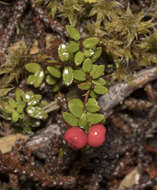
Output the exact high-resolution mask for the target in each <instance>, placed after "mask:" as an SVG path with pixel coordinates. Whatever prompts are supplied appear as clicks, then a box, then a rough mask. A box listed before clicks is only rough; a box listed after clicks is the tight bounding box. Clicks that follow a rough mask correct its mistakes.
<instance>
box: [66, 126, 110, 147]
mask: <svg viewBox="0 0 157 190" xmlns="http://www.w3.org/2000/svg"><path fill="white" fill-rule="evenodd" d="M105 138H106V128H105V127H104V126H103V125H101V124H97V125H92V126H91V128H90V130H89V134H88V135H87V134H86V133H85V132H84V131H83V130H82V129H81V128H80V127H71V128H69V129H68V130H67V131H66V132H65V134H64V140H65V141H66V142H67V144H68V145H69V146H71V147H72V148H74V149H81V148H83V147H84V146H85V145H86V144H88V145H89V146H91V147H99V146H101V145H102V144H103V143H104V141H105Z"/></svg>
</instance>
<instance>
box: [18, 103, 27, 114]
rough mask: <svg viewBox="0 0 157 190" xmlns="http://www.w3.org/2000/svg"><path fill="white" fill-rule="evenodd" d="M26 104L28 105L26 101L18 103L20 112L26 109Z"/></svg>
mask: <svg viewBox="0 0 157 190" xmlns="http://www.w3.org/2000/svg"><path fill="white" fill-rule="evenodd" d="M25 106H26V103H25V102H21V103H18V105H17V112H18V113H22V112H23V111H24V108H25Z"/></svg>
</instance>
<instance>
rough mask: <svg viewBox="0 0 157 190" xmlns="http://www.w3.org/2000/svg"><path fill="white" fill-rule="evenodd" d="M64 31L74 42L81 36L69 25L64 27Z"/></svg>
mask: <svg viewBox="0 0 157 190" xmlns="http://www.w3.org/2000/svg"><path fill="white" fill-rule="evenodd" d="M66 31H67V33H68V34H69V36H70V37H71V38H72V39H74V40H76V41H77V40H79V39H80V37H81V35H80V33H79V31H78V30H76V29H75V28H74V27H73V26H71V25H66Z"/></svg>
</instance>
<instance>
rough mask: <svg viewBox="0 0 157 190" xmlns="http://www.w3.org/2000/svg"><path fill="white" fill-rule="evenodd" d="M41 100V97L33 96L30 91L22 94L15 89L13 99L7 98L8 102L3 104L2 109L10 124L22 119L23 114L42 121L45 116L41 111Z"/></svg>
mask: <svg viewBox="0 0 157 190" xmlns="http://www.w3.org/2000/svg"><path fill="white" fill-rule="evenodd" d="M41 98H42V96H41V95H39V94H34V93H33V92H32V91H28V92H24V91H23V90H22V89H20V88H17V89H16V90H15V98H12V97H11V98H9V100H8V102H5V104H3V105H4V107H3V109H4V112H5V113H7V114H8V119H9V120H11V121H12V122H17V121H18V120H20V119H24V117H25V114H27V115H28V116H30V117H32V118H35V119H41V120H44V119H46V118H47V114H46V113H45V111H44V110H43V106H42V104H41Z"/></svg>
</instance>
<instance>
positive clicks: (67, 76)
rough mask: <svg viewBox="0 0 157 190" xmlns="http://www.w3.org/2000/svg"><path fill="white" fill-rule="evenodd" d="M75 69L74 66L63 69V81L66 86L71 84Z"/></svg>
mask: <svg viewBox="0 0 157 190" xmlns="http://www.w3.org/2000/svg"><path fill="white" fill-rule="evenodd" d="M73 78H74V77H73V69H72V67H64V70H63V81H64V84H65V85H66V86H69V85H71V83H72V82H73Z"/></svg>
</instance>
